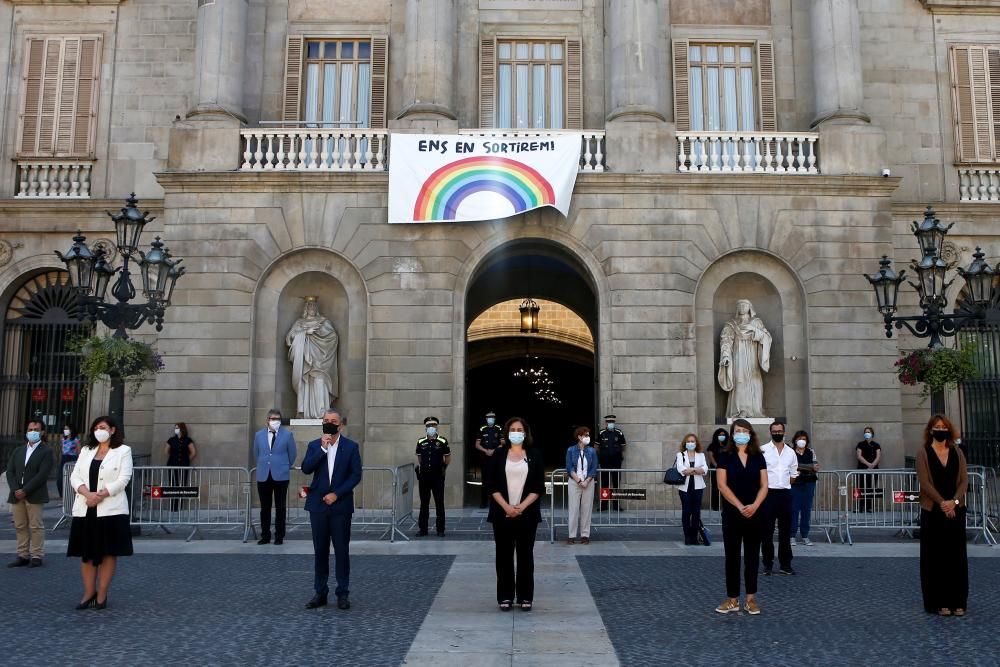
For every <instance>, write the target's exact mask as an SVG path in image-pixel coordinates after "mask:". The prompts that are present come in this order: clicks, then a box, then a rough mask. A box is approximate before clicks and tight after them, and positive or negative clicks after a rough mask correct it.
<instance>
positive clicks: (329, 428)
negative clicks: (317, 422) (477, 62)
mask: <svg viewBox="0 0 1000 667" xmlns="http://www.w3.org/2000/svg"><path fill="white" fill-rule="evenodd" d="M339 430H340V427H339V426H338V425H337V424H330V423H327V422H324V423H323V435H337V431H339Z"/></svg>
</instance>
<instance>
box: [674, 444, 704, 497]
mask: <svg viewBox="0 0 1000 667" xmlns="http://www.w3.org/2000/svg"><path fill="white" fill-rule="evenodd" d="M691 453H692V454H693V455H694V461H690V460H688V454H687V451H683V452H677V458H676V460H675V461H674V465H675V466H677V470H678V471H679V472H684V470H685V469H686V468H694V469H696V470H700V471H701V473H702V474H701V475H692V477H694V490H695V491H697V490H698V489H704V488H705V475H707V474H708V461H706V460H705V454H704V453H703V452H691ZM689 484H690V482H688V478H687V477H685V478H684V484H682V485H681V486H679V487H677V489H678V490H679V491H687V489H688V485H689Z"/></svg>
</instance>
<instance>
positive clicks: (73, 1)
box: [6, 0, 124, 6]
mask: <svg viewBox="0 0 1000 667" xmlns="http://www.w3.org/2000/svg"><path fill="white" fill-rule="evenodd" d="M6 1H7V2H9V3H10V4H12V5H77V6H79V5H120V4H121V3H122V2H124V0H6Z"/></svg>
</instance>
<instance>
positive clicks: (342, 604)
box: [337, 595, 351, 609]
mask: <svg viewBox="0 0 1000 667" xmlns="http://www.w3.org/2000/svg"><path fill="white" fill-rule="evenodd" d="M350 608H351V601H350V600H348V599H347V596H346V595H341V596H340V597H338V598H337V609H350Z"/></svg>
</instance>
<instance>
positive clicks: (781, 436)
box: [771, 433, 785, 442]
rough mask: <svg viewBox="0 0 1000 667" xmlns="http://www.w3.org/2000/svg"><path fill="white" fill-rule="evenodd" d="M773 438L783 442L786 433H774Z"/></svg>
mask: <svg viewBox="0 0 1000 667" xmlns="http://www.w3.org/2000/svg"><path fill="white" fill-rule="evenodd" d="M771 440H773V441H774V442H783V441H784V440H785V434H784V433H772V434H771Z"/></svg>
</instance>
